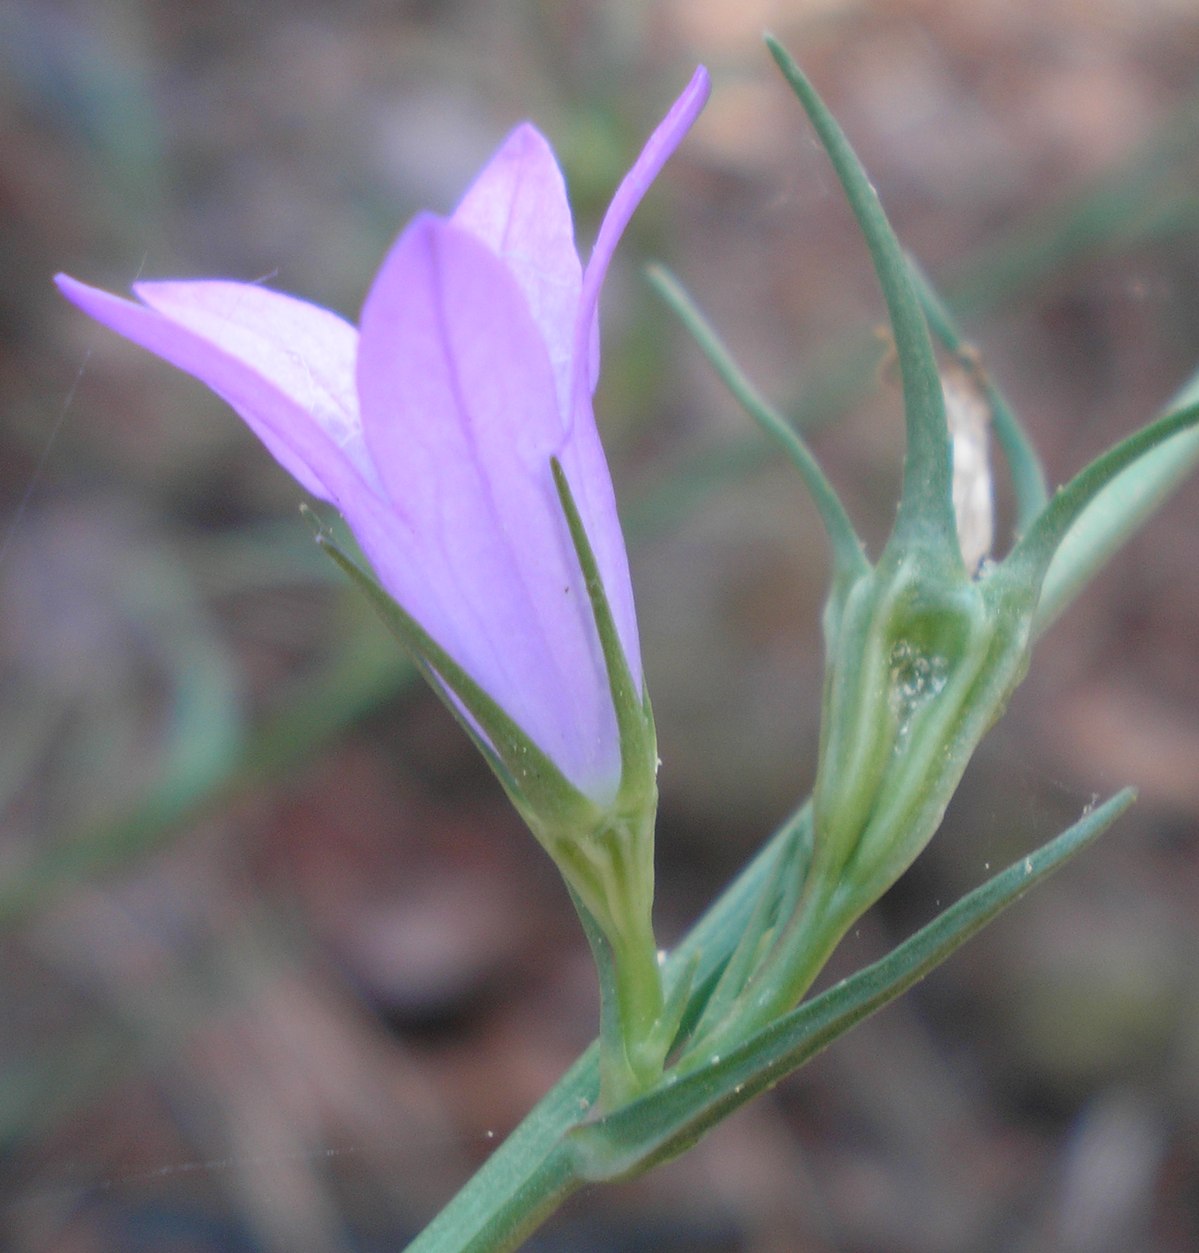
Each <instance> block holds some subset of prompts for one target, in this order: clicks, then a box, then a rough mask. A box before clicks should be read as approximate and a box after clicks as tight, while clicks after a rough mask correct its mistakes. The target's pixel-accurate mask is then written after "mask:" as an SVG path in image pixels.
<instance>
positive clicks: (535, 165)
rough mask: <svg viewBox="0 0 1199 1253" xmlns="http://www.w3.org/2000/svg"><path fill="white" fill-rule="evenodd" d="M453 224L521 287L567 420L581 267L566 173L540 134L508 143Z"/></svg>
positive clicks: (525, 133)
mask: <svg viewBox="0 0 1199 1253" xmlns="http://www.w3.org/2000/svg"><path fill="white" fill-rule="evenodd" d="M450 221H451V222H452V223H453V224H454V225H455V226H457V227H461V228H462V229H463V230H466V231H469V232H470V233H471V234H472V235H474V236H475V237H476V238H477V239H480V240H482V242H483V243H485V244H486V245H487V246H488V248H490V249H491V251H492V252H493V253H495V255H496V256H497V257H499V258H500V260H501V261H503V263H504V264H505V266H507V268H508V271H509V273H511V275H512V277H513V278H515V279H516V281H517V283H518V284H519V286H520V289H521V290H522V291H523V292H524V294H525V299H526V300H528V302H529V310H530V312H531V313H532V315H533V321H534V322H535V323H536V324H537V327H538V329H539V330H540V332H541V338H542V340H543V341H544V343H545V345H546V348H547V350H548V351H549V356H550V364H551V365H552V367H553V370H554V377H555V380H556V382H557V386H558V394H559V397H560V400H561V406H562V411H563V412H564V413H566V412H569V403H568V402H569V397H570V390H569V389H570V377H571V359H572V355H573V352H574V323H575V313H576V311H577V309H578V304H579V289H580V285H581V282H582V273H583V267H582V265H581V264H580V262H579V254H578V250H577V249H576V247H575V240H574V223H573V221H572V219H571V213H570V203H569V201H568V200H567V198H566V185H565V183H564V182H563V180H562V171H561V169H560V168H559V166H558V161H557V158H556V157H555V156H554V153H553V149H551V148H550V146H549V144H548V143H547V142H546V139H545V137H544V136H543V135H542V134H541V132H540V131H538V130H537V128H536V127H534V126H531V125H530V124H529V123H527V122H526V123H525V124H524V125H522V126H518V127H517V128H516V130H514V131H513V132H512V134H511V135H509V136H508V138H507V139H506V140H505V141H504V143H503V144H502V146H501V147H500V149H499V151H498V152H497V153H496V154H495V156H494V157H492V158H491V160H490V161H489V162H488V164H487V166H486V168H485V169H484V170H483V172H482V173H481V174H480V175H479V176H478V178H476V179H475V181H474V183H473V184H472V185H471V187H470V190H469V191H468V192H467V193H466V195H465V196H463V198H462V201H461V203H460V204H459V205H458V208H457V209H456V210H455V211H454V214H453V216H452V217H451V218H450Z"/></svg>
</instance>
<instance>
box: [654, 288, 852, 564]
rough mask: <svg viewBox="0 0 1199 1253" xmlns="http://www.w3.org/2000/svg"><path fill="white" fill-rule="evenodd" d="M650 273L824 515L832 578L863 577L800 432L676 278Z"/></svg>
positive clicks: (837, 503) (844, 521) (845, 521)
mask: <svg viewBox="0 0 1199 1253" xmlns="http://www.w3.org/2000/svg"><path fill="white" fill-rule="evenodd" d="M647 275H648V278H649V281H650V284H651V285H652V286H653V288H654V290H655V291H656V292H657V293H658V295H659V296H661V297H662V299H663V300H664V301H666V303H667V304H668V305H669V306H670V308H671V310H672V311H673V312H674V314H675V316H676V317H677V318H678V319H679V321H680V322H682V324H683V326H684V327H685V328H686V330H687V333H688V334H689V335H690V336H691V338H692V339H693V340H695V343H696V345H697V347H698V348H699V350H700V352H702V353H703V354H704V356H705V357H707V359H708V362H709V364H710V365H711V366H712V368H713V369H714V370H715V371H716V374H717V375H718V377H719V378H720V381H721V382H722V383H723V384H724V385H725V387H727V388H728V389H729V392H730V393H731V394H732V396H733V399H734V400H736V401H737V403H738V404H739V405H740V406H741V407H742V408H743V409H744V410H745V412H746V413H747V414H748V415H749V416H750V417H751V418H752V419H753V420H754V421H755V422H756V423H757V424H758V426H759V427H760V428H761V429H762V431H763V432H765V434H766V435H767V436H768V437H769V438H770V439H772V440H774V442H775V443H776V444H778V446H779V447H780V448H781V449H782V450H783V452H784V453H785V454H786V455H787V457H788V458H789V459H790V460H791V463H792V464H793V465H794V466H795V468H796V469H797V470H798V471H799V474H800V477H801V478H802V479H803V481H804V485H805V486H806V487H807V489H808V491H809V492H811V494H812V499H813V501H814V502H815V504H816V508H817V510H819V512H820V520H821V521H822V522H823V523H824V529H825V532H826V533H827V535H828V538H829V543H830V545H831V546H832V550H833V578H834V580H846V579H850V578H853V577H855V576H856V575H858V574H862V573H865V571H866V570H867V568H868V566H867V562H866V557H865V554H864V553H863V551H862V541H861V540H860V539H859V538H858V535H857V532H856V531H855V530H854V529H853V523H852V522H851V521H850V518H849V515H848V514H847V513H846V512H845V506H844V505H842V503H841V499H840V497H839V496H838V495H837V493H836V491H835V489H834V488H833V486H832V484H831V483H830V482H829V481H828V479H827V478H826V477H825V474H824V471H823V470H822V469H821V468H820V464H819V462H817V460H816V458H815V457H813V456H812V453H811V450H810V449H809V448H808V446H807V444H806V443H805V442H804V440H803V438H802V437H801V436H800V434H799V432H798V431H796V430H795V428H794V427H793V426H792V425H791V424H790V423H789V422H788V421H787V420H786V419H785V418H783V417H782V416H781V415H780V414H779V413H778V412H776V411H775V410H774V409H773V408H771V406H770V405H769V404H768V403H767V402H766V400H765V399H764V398H763V397H762V395H761V393H760V392H759V391H758V390H757V388H755V387H754V385H753V384H752V383H751V382H750V381H749V379H747V378H746V377H745V375H744V374H743V373H742V372H741V370H740V369H739V367H738V366H737V363H736V362H735V361H734V360H733V358H732V355H731V354H730V352H729V351H728V349H727V348H726V347H725V345H724V344H723V342H722V341H721V339H720V336H719V335H717V333H716V331H715V329H714V328H713V326H712V324H711V323H710V322H709V321H708V320H707V319H706V318H705V317H704V315H703V314H702V313H700V311H699V310H698V309H697V308H696V306H695V303H694V302H693V301H692V299H691V297H690V296H689V295H688V294H687V292H686V291H685V290H684V288H683V286H682V284H681V283H679V281H678V280H677V279H676V278H675V277H674V275H673V274H671V273H670V271H669V270H667V269H665V268H664V267H663V266H659V265H652V266H650V267H649V269H648V270H647Z"/></svg>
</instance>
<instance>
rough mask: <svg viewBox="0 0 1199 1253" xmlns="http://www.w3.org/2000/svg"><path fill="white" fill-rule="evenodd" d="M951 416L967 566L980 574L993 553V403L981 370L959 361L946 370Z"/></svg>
mask: <svg viewBox="0 0 1199 1253" xmlns="http://www.w3.org/2000/svg"><path fill="white" fill-rule="evenodd" d="M941 390H942V391H943V392H944V394H945V416H946V418H947V420H948V422H949V437H950V439H951V441H952V444H953V512H954V515H955V517H956V518H957V528H958V544H959V545H960V547H961V550H962V560H963V561H964V562H965V563H966V569H967V570H969V571H970V572H971V573H974V572H975V571H976V570H977V569H978V567H979V566H980V565H981V564H982V562H983V561H984V560H985V559H986V558H987V557H989V556H990V554H991V544H992V541H993V539H994V527H995V493H994V487H993V483H992V479H991V455H990V435H991V406H990V404H989V403H988V402H987V397H986V394H985V392H984V391H983V388H982V385H981V382H980V380H979V376H978V369H977V368H975V369H970V368H969V367H968V366H966V365H964V364H962V365H959V364H956V363H955V364H953V365H951V366H949V367H947V368H946V369H944V370H943V371H942V372H941Z"/></svg>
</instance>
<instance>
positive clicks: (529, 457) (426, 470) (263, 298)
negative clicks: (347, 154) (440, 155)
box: [57, 68, 708, 807]
mask: <svg viewBox="0 0 1199 1253" xmlns="http://www.w3.org/2000/svg"><path fill="white" fill-rule="evenodd" d="M707 93H708V77H707V73H706V71H704V70H703V69H702V68H700V69H699V70H697V71H696V73H695V75H694V77H693V78H692V80H691V82H690V84H689V85H688V86H687V88H686V90H685V91H684V92H683V94H682V95H681V96H680V97H679V99H678V100H677V101H676V102H675V104H674V106H673V107H672V108H671V110H670V111H669V113H668V114H667V116H666V118H665V119H664V120H663V122H662V123H661V124H660V125H659V126H658V128H657V129H656V130H655V131H654V133H653V135H652V136H651V137H650V139H649V141H648V143H647V144H646V146H645V148H644V150H643V151H642V153H641V155H640V156H639V157H638V159H637V160H636V162H635V163H634V165H633V167H632V169H631V170H630V171H629V172H628V174H627V175H626V176H625V178H624V179H623V181H622V182H621V184H620V186H619V188H618V189H617V191H616V194H615V196H614V197H613V200H612V203H611V205H610V206H609V208H608V211H607V214H606V215H605V217H604V219H603V223H602V225H601V227H600V231H599V235H598V237H597V240H596V243H595V247H594V249H593V251H592V254H591V258H590V260H589V262H588V264H587V266H586V268H584V267H583V266H582V265H581V263H580V260H579V256H578V252H577V250H576V247H575V243H574V228H573V223H572V220H571V212H570V206H569V203H568V201H567V198H566V190H565V186H564V183H563V178H562V173H561V171H560V169H559V167H558V164H557V161H556V160H555V157H554V154H553V152H552V150H551V148H550V146H549V144H548V143H547V141H546V140H545V138H544V137H543V136H542V135H541V134H540V132H539V131H537V130H536V129H535V128H534V127H533V126H532V125H530V124H527V123H526V124H524V125H521V126H518V127H517V128H516V129H515V130H514V131H513V132H512V134H511V135H510V136H509V137H508V139H507V140H506V141H505V142H504V144H503V145H502V146H501V147H500V149H499V151H498V152H497V153H496V154H495V156H494V157H492V159H491V161H490V162H489V163H488V164H487V165H486V166H485V167H484V169H483V171H482V172H481V173H480V174H479V175H478V177H477V178H476V180H475V182H474V184H473V185H472V186H471V187H470V189H469V190H468V191H467V193H466V195H465V196H464V197H463V199H462V201H461V203H460V204H459V205H458V207H457V209H456V210H455V211H454V212H453V213H452V214H451V215H450V216H449V217H448V218H443V217H439V216H436V215H434V214H431V213H423V214H421V215H419V216H418V217H417V218H416V219H415V220H414V221H413V222H412V223H411V224H410V225H409V226H408V227H407V229H406V230H405V231H404V232H403V233H402V234H401V235H400V237H399V239H398V240H397V241H396V243H395V244H394V245H393V247H392V249H391V251H390V252H389V253H388V255H387V257H386V258H385V260H384V262H383V265H382V267H381V269H380V270H379V273H378V274H377V276H376V277H375V280H374V282H373V284H372V286H371V288H370V291H369V293H368V295H367V297H366V301H365V304H364V306H363V309H362V315H361V319H360V323H359V326H358V328H357V329H355V328H354V327H353V326H351V325H350V324H349V323H348V322H346V321H344V320H343V319H342V318H341V317H339V316H338V315H337V314H335V313H331V312H329V311H327V310H325V309H322V308H319V307H317V306H315V305H312V304H308V303H306V302H304V301H302V300H298V299H296V298H294V297H292V296H288V295H284V294H282V293H279V292H275V291H270V290H268V289H267V288H265V287H262V286H260V285H257V284H245V283H236V282H224V281H200V282H147V283H137V284H135V285H134V287H133V292H134V295H135V296H136V297H137V298H138V301H139V302H140V303H135V302H133V301H128V300H125V299H122V298H120V297H118V296H114V295H111V294H109V293H107V292H104V291H100V290H97V289H95V288H92V287H88V286H85V285H84V284H82V283H80V282H78V281H76V280H75V279H72V278H69V277H67V276H65V275H60V276H58V279H57V282H58V285H59V287H60V288H61V290H62V292H63V294H64V295H65V296H66V297H67V298H68V299H69V300H71V301H73V302H74V303H75V304H76V305H78V306H79V308H81V309H82V310H84V311H85V312H86V313H88V314H90V315H91V316H92V317H94V318H95V319H96V320H97V321H99V322H102V323H104V324H105V325H106V326H108V327H110V328H112V329H113V330H115V331H117V332H118V333H120V334H121V335H124V336H125V337H126V338H128V339H131V340H133V341H134V342H136V343H138V344H141V345H142V346H143V347H145V348H148V349H149V350H150V351H151V352H154V353H156V354H157V355H158V356H160V357H162V358H164V359H165V360H167V361H169V362H171V363H172V364H174V365H176V366H178V367H180V368H181V369H183V370H186V371H187V372H188V373H189V374H192V375H194V376H195V377H196V378H198V379H200V380H201V381H203V382H205V383H207V384H208V385H209V387H211V388H212V390H213V391H215V392H216V393H217V394H218V395H220V396H221V397H222V398H223V399H225V400H226V401H228V403H229V404H230V405H232V407H233V408H234V409H235V410H236V411H237V413H238V414H239V415H240V416H241V417H242V418H243V419H244V420H245V422H246V423H247V424H248V425H249V426H250V428H251V429H252V430H253V431H254V432H255V434H256V435H258V437H259V438H260V439H261V440H262V442H263V443H264V444H265V445H266V446H267V448H268V449H269V451H270V452H271V453H272V454H273V455H274V457H275V458H276V460H277V461H279V463H280V464H281V465H283V467H284V468H285V469H287V470H288V471H289V472H290V473H291V474H292V475H293V476H294V477H295V478H296V480H297V481H298V482H299V483H300V484H301V485H302V486H303V487H304V488H305V489H306V490H307V491H308V492H310V493H312V494H313V495H314V496H317V497H319V498H320V499H322V500H325V501H328V502H330V503H332V504H333V505H334V506H336V507H337V508H338V509H339V510H340V511H341V513H342V514H343V515H344V516H345V519H346V521H347V523H348V525H349V527H350V529H351V531H352V532H353V534H354V536H355V538H356V539H357V540H358V543H359V544H360V546H361V548H362V551H363V552H364V554H365V555H366V557H367V560H368V561H369V562H370V564H371V566H372V567H373V568H374V570H375V572H376V574H377V575H378V578H379V580H380V582H381V584H382V586H383V588H384V589H385V590H386V591H387V593H388V594H389V595H390V596H391V597H392V598H394V600H395V601H396V602H397V604H398V605H399V606H400V607H401V608H402V610H403V611H404V613H405V614H406V615H409V616H410V617H411V618H412V619H413V620H414V621H415V622H416V623H417V624H419V627H420V628H421V629H423V631H424V632H425V633H426V634H427V636H428V637H430V638H431V639H432V640H433V641H435V642H436V644H437V645H438V646H440V648H441V649H443V650H444V652H445V654H447V655H448V656H449V657H450V658H452V660H453V662H454V663H456V664H457V665H458V666H459V667H461V669H462V670H463V671H464V672H465V673H466V674H467V675H468V676H470V678H471V679H472V680H473V681H474V682H475V683H476V684H477V685H478V686H479V687H480V688H481V689H482V690H483V691H484V692H485V693H486V695H487V696H488V697H490V699H491V700H492V701H494V702H495V704H496V705H497V706H498V707H499V708H500V709H501V710H502V711H503V712H504V713H505V714H506V715H507V717H508V718H510V719H511V721H512V722H513V723H515V725H516V727H517V728H519V730H520V731H521V732H523V734H524V735H525V736H527V737H528V739H529V740H530V741H531V742H532V743H533V744H534V745H535V746H536V747H537V749H539V750H540V752H541V753H542V754H544V756H545V757H546V758H547V759H548V760H549V761H550V762H551V763H552V764H553V766H554V767H555V768H556V769H557V771H559V772H560V773H561V775H562V777H563V778H564V779H565V781H566V782H567V783H569V784H570V785H571V786H572V787H573V788H574V789H577V791H578V792H579V793H581V794H582V796H584V797H586V798H588V799H589V800H591V801H592V802H594V803H595V804H597V805H599V806H601V807H602V806H606V805H608V804H610V803H611V802H612V800H613V798H614V797H615V796H616V794H617V792H618V789H619V787H620V784H621V775H622V756H621V736H620V731H619V728H618V711H617V709H616V708H615V706H614V698H613V694H612V690H611V685H610V676H609V667H608V665H607V663H606V660H605V653H604V648H603V646H602V645H601V640H600V635H599V633H598V632H597V626H596V618H595V614H594V612H593V608H592V604H591V601H590V600H589V593H588V588H587V585H586V580H585V578H584V574H583V571H582V569H581V567H580V559H579V556H578V555H577V553H576V548H575V546H574V545H573V544H572V538H571V533H570V531H569V529H568V527H567V523H566V520H565V517H564V514H563V504H562V501H561V500H560V498H559V494H558V492H557V491H556V489H555V482H554V477H553V474H552V471H551V460H552V459H556V460H557V462H558V463H559V465H560V466H561V471H562V474H563V475H564V477H565V480H566V483H567V484H568V485H569V493H570V495H571V497H572V498H573V501H574V504H575V507H576V509H577V513H578V517H579V519H580V521H581V524H582V529H583V531H584V533H585V536H586V539H587V541H588V542H589V544H590V547H591V549H592V551H593V553H594V560H595V565H596V567H597V569H598V573H599V576H600V580H601V582H602V589H603V593H602V594H603V595H604V596H606V599H607V602H608V605H609V607H610V610H611V616H612V620H613V622H614V625H615V630H616V635H617V636H618V639H619V644H620V647H621V648H622V650H623V653H624V658H625V660H626V662H627V666H628V673H629V675H630V676H631V679H632V682H633V685H634V687H635V689H636V692H637V694H638V697H639V698H640V699H643V696H644V693H643V679H642V673H641V661H640V652H639V646H638V640H637V624H636V619H635V617H634V610H633V597H632V589H631V586H630V580H629V571H628V564H627V558H626V555H625V550H624V543H623V540H622V537H621V533H620V527H619V523H618V520H617V515H616V507H615V500H614V497H613V492H612V484H611V480H610V478H609V474H608V469H607V465H606V462H605V460H604V454H603V450H602V448H601V446H600V442H599V437H598V434H597V431H596V425H595V418H594V415H593V412H592V395H593V392H594V390H595V385H596V380H597V376H598V371H599V351H598V344H599V337H598V330H597V306H598V301H599V294H600V289H601V286H602V284H603V280H604V276H605V274H606V272H607V269H608V264H609V262H610V261H611V259H612V255H613V252H614V250H615V248H616V244H617V242H618V240H619V238H620V236H621V233H622V231H623V230H624V227H625V225H626V224H627V222H628V220H629V218H630V216H631V215H632V213H633V210H634V209H635V208H636V206H637V204H638V202H639V201H640V199H641V197H642V196H643V195H644V193H645V191H646V190H647V188H648V187H649V185H650V183H651V182H652V181H653V179H654V177H655V176H656V175H657V173H658V171H659V170H660V169H661V168H662V166H663V165H664V163H665V162H666V160H667V159H668V157H669V156H670V155H671V153H672V152H673V151H674V149H675V147H676V146H677V145H678V143H679V142H680V141H681V139H682V138H683V136H684V135H685V134H686V132H687V130H688V129H689V127H690V126H691V124H692V122H693V121H694V120H695V118H696V116H697V115H698V113H699V111H700V109H701V108H702V107H703V104H704V102H705V100H706V98H707ZM424 660H425V661H426V662H428V658H425V659H424ZM426 668H427V669H431V670H432V671H433V673H434V680H435V682H436V681H442V682H444V681H445V676H444V675H438V674H437V673H436V672H437V667H436V666H435V665H432V666H428V665H427V667H426ZM449 686H450V687H451V690H452V689H453V685H452V684H449ZM455 698H456V703H459V704H461V698H460V696H459V695H458V694H457V693H455ZM467 713H468V720H469V719H472V718H473V717H474V715H473V711H471V710H469V708H468V710H467ZM475 729H476V730H479V729H480V727H479V726H476V728H475ZM484 734H486V733H485V731H484Z"/></svg>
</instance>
